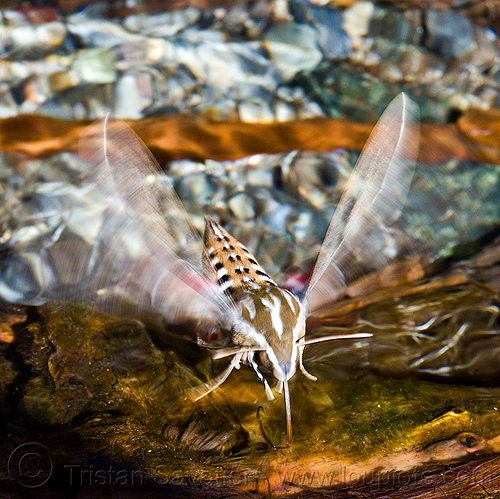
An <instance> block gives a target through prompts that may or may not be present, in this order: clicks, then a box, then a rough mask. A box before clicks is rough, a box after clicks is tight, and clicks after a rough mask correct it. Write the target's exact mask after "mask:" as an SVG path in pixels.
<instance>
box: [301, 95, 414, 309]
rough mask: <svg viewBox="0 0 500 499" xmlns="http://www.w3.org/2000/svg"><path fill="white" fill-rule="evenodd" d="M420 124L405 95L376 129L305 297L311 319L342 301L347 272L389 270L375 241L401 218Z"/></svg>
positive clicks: (332, 225) (335, 216)
mask: <svg viewBox="0 0 500 499" xmlns="http://www.w3.org/2000/svg"><path fill="white" fill-rule="evenodd" d="M418 122H419V119H418V108H417V106H416V105H415V104H414V103H413V102H412V101H411V100H410V99H409V98H408V97H407V96H406V95H405V94H400V95H399V96H397V97H396V98H395V99H394V100H393V101H392V102H391V104H389V106H388V107H387V109H386V110H385V111H384V113H383V114H382V116H381V118H380V119H379V121H378V123H377V124H376V125H375V127H374V129H373V131H372V133H371V135H370V137H369V139H368V141H367V143H366V145H365V147H364V148H363V151H362V153H361V156H360V157H359V160H358V162H357V164H356V167H355V168H354V170H353V172H352V174H351V176H350V178H349V181H348V184H347V187H346V190H345V192H344V194H343V196H342V198H341V200H340V202H339V204H338V206H337V209H336V211H335V213H334V216H333V218H332V221H331V222H330V225H329V227H328V231H327V233H326V236H325V239H324V241H323V244H322V246H321V249H320V253H319V256H318V259H317V261H316V265H315V267H314V270H313V273H312V276H311V279H310V282H309V285H308V287H307V290H306V293H305V295H304V302H305V303H306V306H307V310H308V312H309V313H310V312H312V311H314V310H316V309H318V308H321V307H322V306H324V305H327V304H328V303H331V302H332V301H334V300H335V299H336V298H338V297H339V296H341V295H342V292H343V290H344V287H345V283H346V272H348V273H349V276H350V277H351V276H354V277H360V276H361V275H363V273H365V270H364V269H363V268H362V264H361V263H360V262H361V261H363V262H366V261H369V262H370V269H371V270H376V269H377V270H378V269H382V268H384V267H385V266H386V265H387V263H388V258H387V257H386V255H385V254H384V252H383V251H380V249H379V248H373V249H371V248H370V239H371V235H372V234H374V233H376V232H380V229H381V228H383V227H389V226H390V225H391V224H393V223H394V222H395V221H396V220H397V219H398V218H399V216H400V215H401V211H402V209H403V206H404V204H405V201H406V198H407V194H408V190H409V188H410V184H411V181H412V177H413V171H414V168H415V163H416V157H417V152H418V141H419V125H418ZM360 255H362V256H363V258H359V256H360ZM367 256H368V257H367Z"/></svg>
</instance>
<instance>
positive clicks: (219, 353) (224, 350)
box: [203, 345, 265, 360]
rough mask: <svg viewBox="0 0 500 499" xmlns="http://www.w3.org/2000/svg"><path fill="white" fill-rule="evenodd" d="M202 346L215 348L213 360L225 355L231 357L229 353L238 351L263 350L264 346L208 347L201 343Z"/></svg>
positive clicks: (237, 352)
mask: <svg viewBox="0 0 500 499" xmlns="http://www.w3.org/2000/svg"><path fill="white" fill-rule="evenodd" d="M203 348H207V349H209V350H215V352H214V353H213V355H212V359H213V360H219V359H224V358H225V357H231V355H236V354H239V353H249V352H263V351H265V348H262V347H244V348H219V347H210V346H208V345H203Z"/></svg>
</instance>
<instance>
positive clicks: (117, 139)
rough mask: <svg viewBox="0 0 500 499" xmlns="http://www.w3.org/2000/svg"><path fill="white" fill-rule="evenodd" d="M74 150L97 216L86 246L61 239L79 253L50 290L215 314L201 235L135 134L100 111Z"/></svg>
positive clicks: (179, 318) (183, 314) (201, 315)
mask: <svg viewBox="0 0 500 499" xmlns="http://www.w3.org/2000/svg"><path fill="white" fill-rule="evenodd" d="M79 155H80V156H81V157H82V158H83V159H85V160H86V161H88V162H89V164H90V167H91V171H90V173H89V180H90V181H91V183H90V184H89V185H93V186H94V188H95V189H96V196H97V197H98V198H99V200H100V202H102V203H103V206H104V208H103V210H102V217H101V224H100V227H99V230H98V234H97V237H96V240H97V244H95V245H94V246H93V249H92V251H91V253H90V254H86V255H83V254H82V255H79V254H78V245H76V244H75V245H72V244H71V241H69V243H70V244H68V241H66V247H67V248H70V249H69V250H68V251H71V252H73V254H72V255H71V256H72V258H73V259H78V258H81V260H82V262H81V263H80V268H79V271H78V275H76V276H75V275H72V276H67V279H63V280H68V281H71V282H72V283H76V286H72V287H69V288H68V287H66V289H65V290H64V291H60V292H57V291H53V293H52V294H53V296H52V297H51V298H70V299H77V300H87V301H92V302H99V303H100V304H101V305H102V308H105V309H106V310H107V311H109V312H112V313H119V312H121V309H122V307H123V302H124V298H126V299H127V301H130V300H132V301H133V302H134V306H135V308H138V309H143V310H150V309H152V310H155V311H157V312H159V313H160V314H161V315H162V316H163V317H164V318H165V319H166V320H167V321H168V322H171V323H184V322H186V321H201V320H203V321H206V322H214V321H217V320H218V319H219V318H220V317H221V315H222V314H223V313H224V312H227V311H228V308H229V303H228V299H227V298H226V297H225V295H224V294H223V293H222V292H221V291H220V289H219V287H218V286H217V285H216V283H215V279H214V277H213V275H212V274H211V272H212V271H211V270H210V269H209V268H208V266H206V265H204V264H203V260H202V258H203V253H204V249H203V243H202V242H201V239H200V238H199V236H198V234H197V233H196V232H195V230H194V229H193V228H192V226H191V223H190V221H189V216H188V214H187V213H186V211H185V209H184V207H183V206H182V203H181V202H180V200H179V199H178V197H177V195H176V193H175V191H174V189H173V186H172V184H171V182H170V181H169V179H168V178H167V177H166V176H165V175H162V172H161V169H160V167H159V165H158V164H157V162H156V160H155V159H154V158H153V156H152V154H151V153H150V152H149V150H148V149H147V148H146V146H145V145H144V144H143V143H142V141H141V140H140V139H139V138H138V137H137V136H136V135H135V133H134V132H133V131H132V130H131V129H130V128H129V127H128V126H126V125H125V124H123V123H119V122H109V121H108V120H107V119H106V120H105V121H104V122H102V123H98V124H94V125H91V126H90V127H88V128H87V130H86V131H85V133H84V135H83V137H82V138H81V140H80V147H79ZM65 259H66V260H67V258H65ZM63 260H64V259H62V260H61V261H63ZM56 265H57V260H56ZM64 272H67V270H64Z"/></svg>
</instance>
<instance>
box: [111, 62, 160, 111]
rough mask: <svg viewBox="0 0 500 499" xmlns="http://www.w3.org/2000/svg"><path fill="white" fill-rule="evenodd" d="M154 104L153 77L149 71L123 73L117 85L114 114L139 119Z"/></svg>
mask: <svg viewBox="0 0 500 499" xmlns="http://www.w3.org/2000/svg"><path fill="white" fill-rule="evenodd" d="M152 104H153V78H152V76H151V74H150V73H148V72H140V73H136V74H126V75H123V76H122V77H121V78H120V80H119V81H118V83H117V85H116V87H115V104H114V113H113V114H114V116H115V117H116V118H119V119H123V118H130V119H138V118H140V117H141V116H142V115H143V112H144V110H145V109H146V108H147V107H149V106H151V105H152Z"/></svg>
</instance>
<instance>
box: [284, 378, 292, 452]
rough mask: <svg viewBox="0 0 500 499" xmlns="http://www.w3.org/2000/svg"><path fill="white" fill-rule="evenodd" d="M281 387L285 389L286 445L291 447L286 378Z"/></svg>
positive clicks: (290, 411) (289, 411) (288, 395)
mask: <svg viewBox="0 0 500 499" xmlns="http://www.w3.org/2000/svg"><path fill="white" fill-rule="evenodd" d="M283 386H284V388H285V390H284V394H285V413H286V445H287V446H288V447H290V446H291V445H292V410H291V408H290V392H289V390H288V380H287V379H286V378H285V380H284V381H283Z"/></svg>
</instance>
